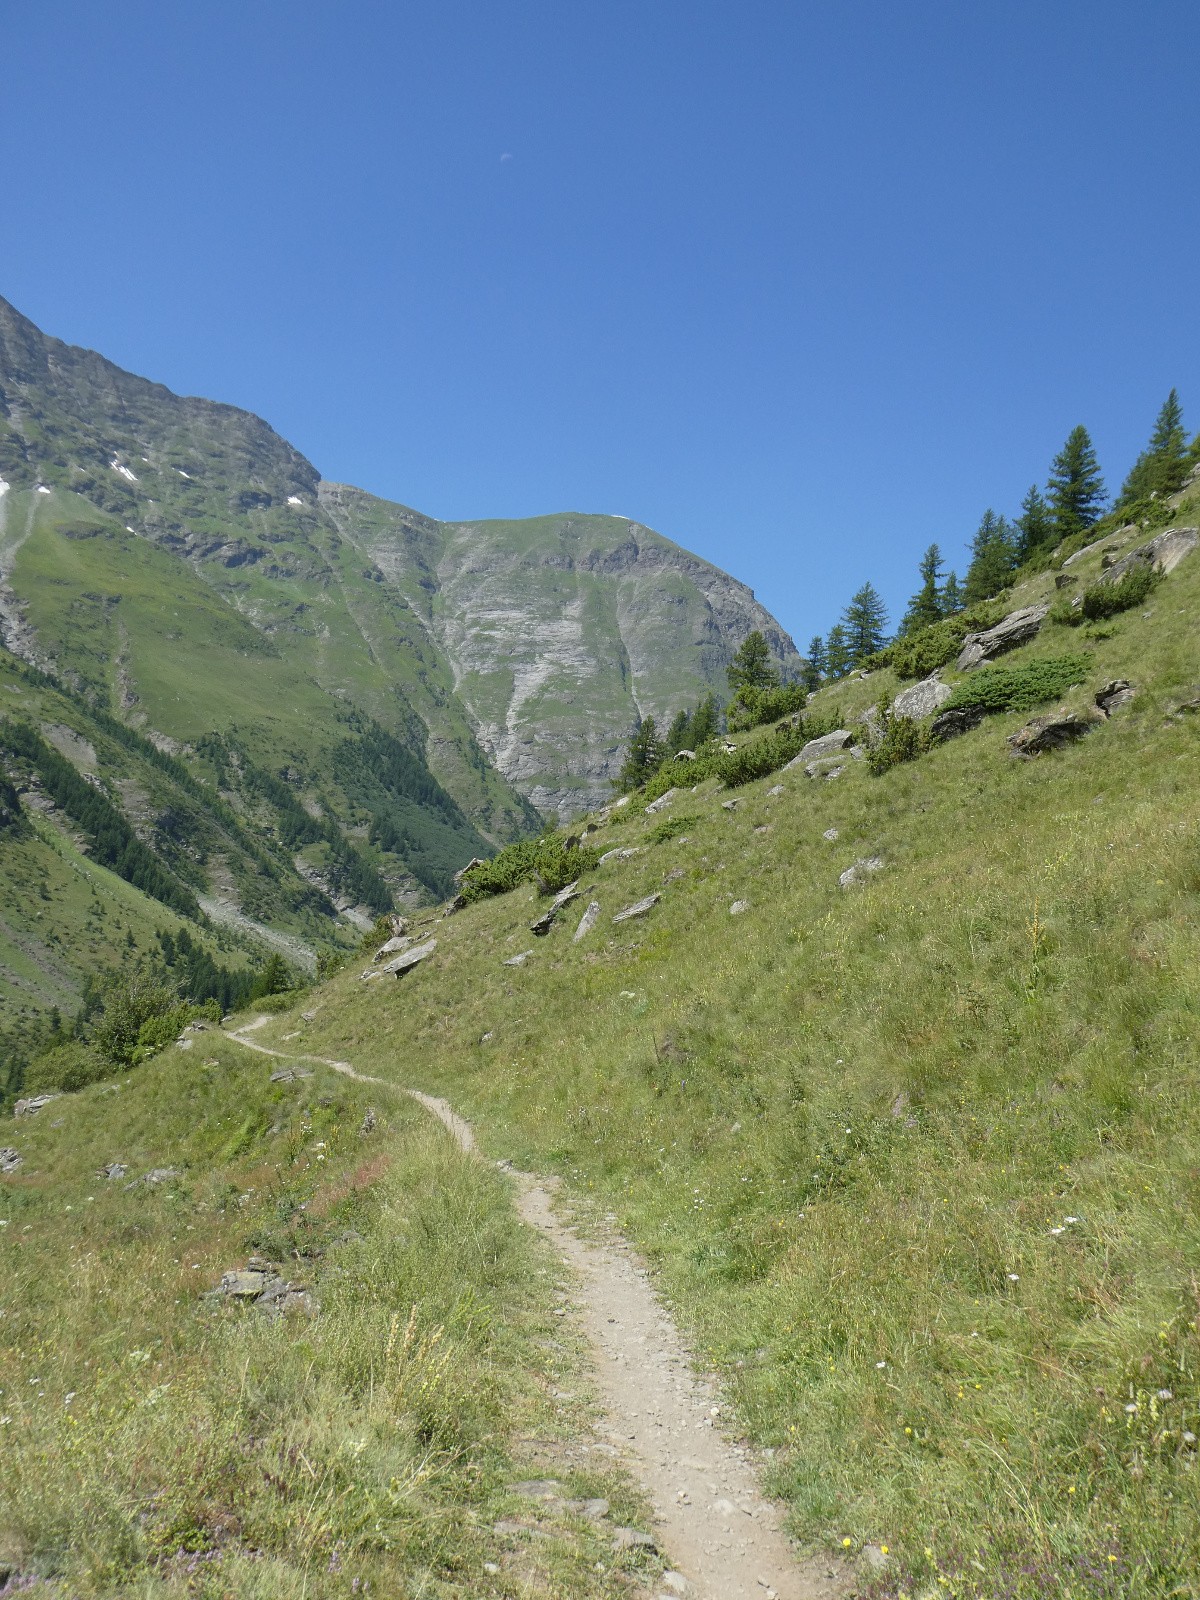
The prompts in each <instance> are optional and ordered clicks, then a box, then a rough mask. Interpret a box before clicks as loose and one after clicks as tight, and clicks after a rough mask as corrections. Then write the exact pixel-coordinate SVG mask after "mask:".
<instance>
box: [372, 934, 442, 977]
mask: <svg viewBox="0 0 1200 1600" xmlns="http://www.w3.org/2000/svg"><path fill="white" fill-rule="evenodd" d="M436 949H437V940H436V939H426V941H425V943H424V944H419V945H415V946H414V947H413V949H411V950H405V951H404V952H403V954H401V955H398V956H393V957H392V959H391V960H390V961H386V962H384V964H383V966H381V967H380V968H379V973H380V976H383V975H384V974H385V973H392V974H393V975H394V976H395V977H397V978H400V977H403V975H404V974H405V973H406V972H411V971H412V969H413V968H414V967H416V966H419V965H420V963H421V962H422V961H424V960H425V958H426V957H427V956H431V955H432V954H433V952H434V951H435V950H436Z"/></svg>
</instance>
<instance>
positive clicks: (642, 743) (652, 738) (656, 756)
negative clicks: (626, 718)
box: [616, 717, 663, 794]
mask: <svg viewBox="0 0 1200 1600" xmlns="http://www.w3.org/2000/svg"><path fill="white" fill-rule="evenodd" d="M662 759H663V747H662V741H661V740H660V739H659V737H658V729H657V728H656V727H655V725H654V718H653V717H647V718H646V719H645V720H644V721H643V722H642V723H641V724H640V726H639V727H638V730H637V732H636V733H635V734H634V736H633V738H632V739H631V740H630V741H629V749H628V751H627V753H626V756H625V760H624V762H623V763H622V766H621V770H620V772H619V773H618V774H617V780H616V786H617V788H618V789H620V790H621V791H622V793H625V794H627V793H628V792H629V790H630V789H636V788H637V787H638V785H639V784H642V783H645V781H646V779H647V778H648V777H649V776H650V774H651V773H652V772H654V771H656V770H657V769H658V768H659V767H660V766H661V765H662Z"/></svg>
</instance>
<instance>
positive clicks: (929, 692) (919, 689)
mask: <svg viewBox="0 0 1200 1600" xmlns="http://www.w3.org/2000/svg"><path fill="white" fill-rule="evenodd" d="M953 693H954V690H953V689H951V687H950V685H949V684H946V683H943V682H942V680H941V678H939V677H938V675H937V673H936V672H935V673H933V675H932V676H931V677H928V678H922V679H921V681H920V683H914V684H910V685H909V687H908V688H907V689H901V691H900V693H899V694H898V695H897V696H896V698H895V699H894V700H893V701H892V716H894V717H910V718H911V719H912V720H913V721H914V722H920V721H921V720H922V719H923V718H925V717H931V716H933V714H934V712H935V711H940V710H941V709H942V707H943V706H944V705H945V704H946V701H947V700H949V698H950V696H951V695H952V694H953Z"/></svg>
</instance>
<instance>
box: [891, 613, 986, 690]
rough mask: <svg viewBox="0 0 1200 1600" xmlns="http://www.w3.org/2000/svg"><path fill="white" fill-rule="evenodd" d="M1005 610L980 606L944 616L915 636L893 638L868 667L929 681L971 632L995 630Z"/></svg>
mask: <svg viewBox="0 0 1200 1600" xmlns="http://www.w3.org/2000/svg"><path fill="white" fill-rule="evenodd" d="M1006 609H1007V608H1006V607H1005V606H1003V605H979V606H972V607H971V609H970V610H969V611H960V612H959V613H958V614H957V615H956V616H953V617H943V618H942V620H941V621H940V622H931V623H930V624H929V626H928V627H927V628H918V629H917V631H916V632H915V633H910V634H906V635H904V636H902V637H901V638H899V639H894V640H893V641H892V643H891V644H889V645H887V646H886V647H885V648H884V649H883V650H880V651H878V652H877V653H876V654H875V655H873V656H872V657H871V658H870V660H869V661H868V662H866V665H867V666H868V667H869V668H872V669H874V668H875V667H891V668H892V669H893V671H894V672H895V673H896V675H897V676H898V677H901V678H927V677H928V676H929V674H930V673H931V672H936V671H937V669H938V668H939V667H944V666H945V665H946V664H947V663H948V662H950V661H953V660H954V658H955V656H956V655H957V654H958V652H959V651H960V650H961V649H962V642H963V640H964V639H965V638H966V636H967V635H968V634H969V633H982V632H983V630H984V629H985V628H991V627H994V626H995V624H996V623H997V622H999V621H1000V619H1001V617H1003V616H1004V614H1005V611H1006Z"/></svg>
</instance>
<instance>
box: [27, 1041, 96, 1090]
mask: <svg viewBox="0 0 1200 1600" xmlns="http://www.w3.org/2000/svg"><path fill="white" fill-rule="evenodd" d="M112 1070H113V1064H112V1062H111V1061H106V1060H105V1059H104V1057H103V1056H102V1055H101V1054H100V1053H99V1051H98V1050H94V1049H93V1048H92V1047H91V1045H88V1044H84V1042H83V1040H82V1039H71V1040H69V1041H68V1042H67V1043H66V1044H59V1045H55V1046H54V1048H53V1049H52V1050H45V1051H43V1053H42V1054H41V1055H40V1056H35V1057H34V1059H33V1060H32V1061H31V1062H30V1063H29V1065H28V1066H27V1067H26V1069H25V1083H24V1086H23V1088H24V1093H25V1094H54V1093H55V1092H58V1093H61V1094H77V1093H78V1092H79V1090H80V1089H86V1088H87V1086H88V1085H89V1084H91V1083H99V1082H100V1081H101V1079H103V1078H107V1077H110V1076H111V1075H112Z"/></svg>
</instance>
